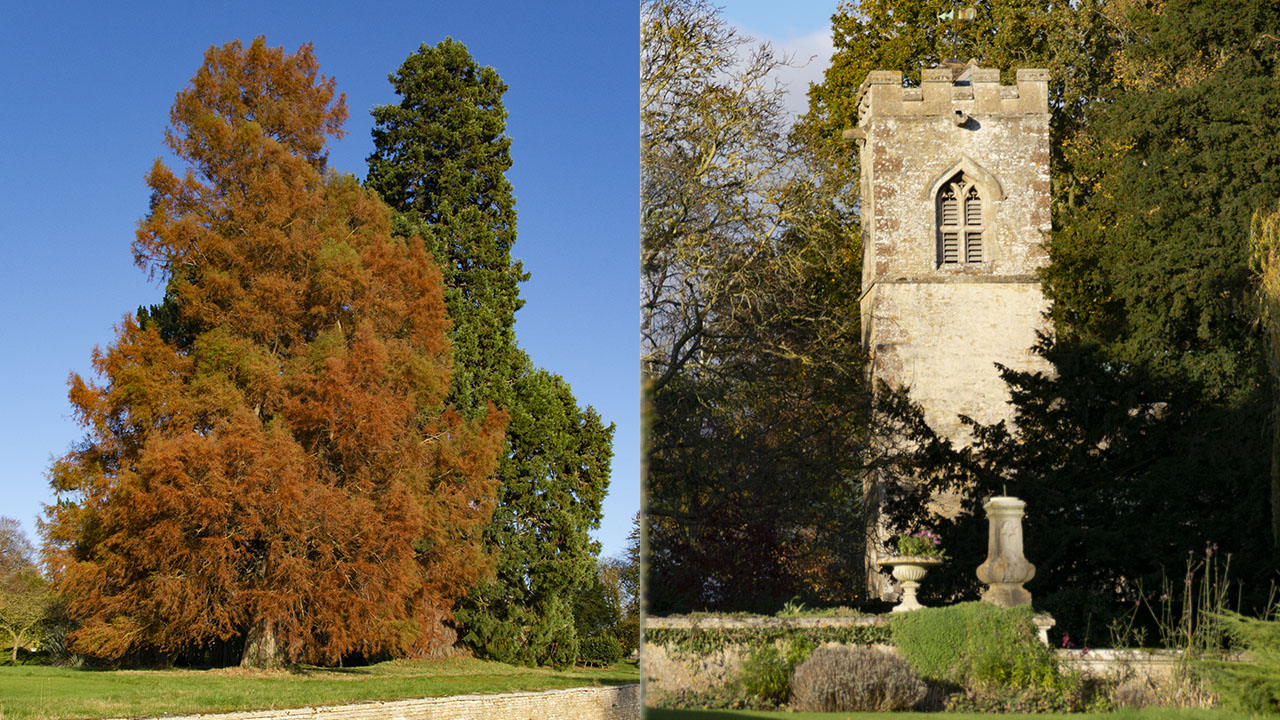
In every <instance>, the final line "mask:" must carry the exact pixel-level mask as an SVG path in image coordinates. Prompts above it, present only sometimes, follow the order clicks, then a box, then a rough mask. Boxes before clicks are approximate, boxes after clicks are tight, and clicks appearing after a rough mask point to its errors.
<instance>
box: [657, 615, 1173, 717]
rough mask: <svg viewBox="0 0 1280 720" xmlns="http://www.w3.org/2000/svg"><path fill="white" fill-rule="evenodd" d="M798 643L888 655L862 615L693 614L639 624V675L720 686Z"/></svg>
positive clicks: (1122, 657) (1116, 661)
mask: <svg viewBox="0 0 1280 720" xmlns="http://www.w3.org/2000/svg"><path fill="white" fill-rule="evenodd" d="M798 637H804V638H807V639H809V640H811V641H814V642H815V643H816V644H822V643H824V642H840V643H849V644H859V645H877V646H879V647H881V648H882V649H885V650H888V651H889V652H895V653H896V649H895V648H893V647H892V646H891V645H889V644H888V643H889V627H888V621H887V620H886V619H885V618H884V617H881V616H863V617H820V618H819V617H802V618H773V617H736V616H731V615H693V616H677V617H665V618H659V617H648V618H645V625H644V643H643V645H642V646H641V651H640V675H641V678H642V680H643V682H644V688H645V694H646V696H647V697H652V698H658V697H661V696H662V695H664V694H667V693H673V692H680V691H693V692H701V691H705V690H708V689H711V688H716V687H721V686H724V685H726V684H727V683H728V682H729V681H731V680H732V679H733V678H734V677H735V676H736V675H737V674H738V672H739V671H740V669H741V667H742V661H743V659H744V658H745V657H746V656H747V655H749V654H750V652H749V650H748V648H757V647H760V646H762V645H764V644H765V643H770V642H771V643H774V644H775V645H778V646H779V648H780V649H781V648H782V647H783V646H784V645H786V644H787V643H789V642H790V641H791V640H792V639H794V638H798ZM1057 655H1058V658H1059V659H1060V660H1062V661H1063V663H1064V664H1066V665H1067V666H1068V667H1070V668H1074V669H1076V670H1079V671H1081V672H1083V673H1085V674H1089V675H1097V676H1104V675H1105V676H1110V677H1113V678H1114V677H1120V676H1125V677H1136V678H1141V679H1146V680H1152V681H1160V680H1163V679H1167V678H1168V677H1169V675H1170V673H1171V672H1172V670H1173V668H1174V666H1175V664H1176V663H1177V659H1178V653H1177V652H1176V651H1171V650H1156V651H1150V650H1108V649H1102V650H1058V651H1057Z"/></svg>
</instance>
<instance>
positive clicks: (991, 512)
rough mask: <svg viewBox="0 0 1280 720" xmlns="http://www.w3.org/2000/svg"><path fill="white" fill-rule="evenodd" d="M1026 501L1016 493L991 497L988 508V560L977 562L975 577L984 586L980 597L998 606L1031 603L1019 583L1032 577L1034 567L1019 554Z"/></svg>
mask: <svg viewBox="0 0 1280 720" xmlns="http://www.w3.org/2000/svg"><path fill="white" fill-rule="evenodd" d="M1026 506H1027V504H1026V503H1025V502H1023V501H1022V500H1019V499H1018V498H1015V497H993V498H991V499H990V500H988V501H987V503H986V504H985V505H983V506H982V507H983V509H984V510H986V511H987V522H988V531H987V560H986V562H984V563H982V564H981V565H979V566H978V580H980V581H982V582H983V583H984V584H985V585H986V586H987V590H986V592H984V593H982V599H983V600H986V601H987V602H989V603H993V604H995V605H999V606H1000V607H1007V608H1008V607H1014V606H1016V605H1029V604H1031V593H1029V592H1027V589H1026V588H1024V587H1022V584H1023V583H1025V582H1027V581H1028V580H1030V579H1031V578H1033V577H1035V575H1036V567H1035V565H1032V564H1031V563H1029V562H1027V558H1026V557H1025V556H1023V554H1022V516H1023V514H1024V510H1025V508H1026Z"/></svg>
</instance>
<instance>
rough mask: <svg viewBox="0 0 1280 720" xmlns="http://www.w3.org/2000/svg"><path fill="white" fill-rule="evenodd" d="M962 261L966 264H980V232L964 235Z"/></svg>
mask: <svg viewBox="0 0 1280 720" xmlns="http://www.w3.org/2000/svg"><path fill="white" fill-rule="evenodd" d="M964 239H965V243H964V261H965V262H967V263H980V262H982V231H981V230H977V231H970V232H967V233H965V237H964Z"/></svg>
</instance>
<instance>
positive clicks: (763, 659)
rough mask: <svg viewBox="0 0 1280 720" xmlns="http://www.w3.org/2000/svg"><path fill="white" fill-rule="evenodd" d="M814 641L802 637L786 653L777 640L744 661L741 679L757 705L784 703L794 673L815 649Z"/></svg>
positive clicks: (789, 692) (791, 644) (788, 646)
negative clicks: (797, 666) (779, 646)
mask: <svg viewBox="0 0 1280 720" xmlns="http://www.w3.org/2000/svg"><path fill="white" fill-rule="evenodd" d="M813 647H814V646H813V643H812V642H810V641H808V640H805V639H804V638H799V639H796V640H793V641H792V642H791V643H789V644H788V645H787V651H786V654H785V655H784V654H783V653H782V652H781V651H780V650H779V649H778V645H777V644H776V643H770V644H768V645H764V646H762V647H760V648H758V649H756V650H755V651H754V652H752V653H751V654H750V655H748V656H747V658H746V659H745V660H744V661H743V662H742V672H741V673H740V674H739V676H738V682H739V684H740V685H741V686H742V690H743V692H745V693H746V694H747V696H748V697H749V698H751V702H752V703H753V704H754V706H755V707H761V708H768V707H776V706H778V705H782V704H783V703H785V702H786V701H787V697H788V696H790V695H791V672H792V671H793V670H794V669H795V667H796V665H798V664H799V663H801V662H803V661H804V659H805V658H807V657H809V653H811V652H813Z"/></svg>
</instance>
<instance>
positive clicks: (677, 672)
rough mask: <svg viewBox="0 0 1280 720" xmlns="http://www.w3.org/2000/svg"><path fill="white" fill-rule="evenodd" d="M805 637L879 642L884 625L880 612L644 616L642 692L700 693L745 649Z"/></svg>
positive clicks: (722, 681)
mask: <svg viewBox="0 0 1280 720" xmlns="http://www.w3.org/2000/svg"><path fill="white" fill-rule="evenodd" d="M799 637H804V638H807V639H809V640H811V641H813V642H814V643H815V644H819V645H820V644H823V643H827V642H839V643H849V644H859V645H871V644H883V643H886V642H888V640H889V626H888V623H887V622H886V621H885V619H884V618H882V617H876V616H863V617H820V618H819V617H801V618H772V617H735V616H727V615H694V616H683V617H665V618H659V617H647V618H645V620H644V642H643V644H642V645H641V649H640V677H641V679H642V680H643V682H644V691H645V696H646V697H647V698H649V699H651V700H652V699H656V698H659V697H661V696H662V695H664V694H666V693H673V692H680V691H685V690H688V691H694V692H701V691H704V690H708V689H711V688H715V687H721V686H724V685H726V684H728V683H729V681H730V680H732V679H733V678H734V677H735V676H736V675H737V674H738V672H739V670H740V669H741V668H742V661H743V660H744V659H745V657H746V656H747V655H748V654H750V652H749V648H756V647H760V646H762V645H764V644H767V643H773V644H775V645H778V646H779V648H780V649H781V648H782V646H784V645H786V644H788V643H790V642H791V641H792V640H793V639H795V638H799Z"/></svg>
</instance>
